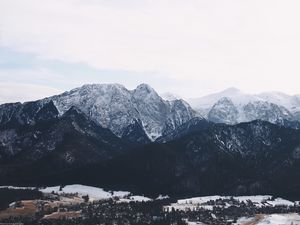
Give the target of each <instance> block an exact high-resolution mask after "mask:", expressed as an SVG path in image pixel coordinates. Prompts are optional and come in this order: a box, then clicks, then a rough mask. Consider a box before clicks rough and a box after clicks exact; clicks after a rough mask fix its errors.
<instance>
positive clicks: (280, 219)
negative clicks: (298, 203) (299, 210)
mask: <svg viewBox="0 0 300 225" xmlns="http://www.w3.org/2000/svg"><path fill="white" fill-rule="evenodd" d="M270 224H272V225H285V224H286V225H290V224H300V215H298V214H295V213H293V214H273V215H267V216H265V217H264V219H262V221H260V222H259V223H257V225H270Z"/></svg>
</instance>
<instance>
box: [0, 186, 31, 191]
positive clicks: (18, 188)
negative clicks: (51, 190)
mask: <svg viewBox="0 0 300 225" xmlns="http://www.w3.org/2000/svg"><path fill="white" fill-rule="evenodd" d="M5 188H8V189H15V190H34V189H35V187H15V186H0V189H5Z"/></svg>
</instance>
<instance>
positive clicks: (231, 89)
mask: <svg viewBox="0 0 300 225" xmlns="http://www.w3.org/2000/svg"><path fill="white" fill-rule="evenodd" d="M241 92H242V91H241V90H240V89H238V88H235V87H229V88H226V89H225V90H223V91H221V93H223V94H240V93H241Z"/></svg>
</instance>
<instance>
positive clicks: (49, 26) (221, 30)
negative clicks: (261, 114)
mask: <svg viewBox="0 0 300 225" xmlns="http://www.w3.org/2000/svg"><path fill="white" fill-rule="evenodd" d="M299 7H300V2H299V1H298V0H253V1H241V0H229V1H223V0H204V1H198V0H190V1H179V0H175V1H167V0H162V1H150V0H142V1H133V0H130V1H128V2H127V1H126V4H124V3H122V1H118V0H114V1H85V0H76V1H73V0H51V1H50V0H45V1H43V2H41V1H39V0H24V1H17V0H1V1H0V21H1V25H0V26H1V33H2V38H1V44H2V46H5V47H9V48H13V49H16V50H18V51H23V52H31V53H34V54H36V55H38V56H39V57H41V58H43V59H53V60H60V61H64V62H67V63H83V64H86V65H89V66H90V67H93V68H95V69H99V70H120V71H122V70H124V71H135V72H137V73H138V72H141V74H147V73H145V71H146V72H147V71H158V73H159V74H164V76H166V77H169V78H170V79H174V80H176V81H178V83H180V82H182V83H188V82H190V81H193V82H194V83H193V84H192V85H191V87H190V88H189V89H188V88H185V89H184V90H181V87H180V85H178V86H174V87H171V89H172V90H171V91H174V90H175V91H176V92H177V93H178V94H180V95H182V96H197V95H198V96H199V95H203V94H206V93H208V92H211V91H216V90H220V89H223V88H226V87H230V86H236V87H238V88H240V89H243V90H245V91H248V92H260V91H264V90H280V91H284V92H287V93H289V94H295V93H298V92H299V91H298V90H299V87H298V83H299V78H298V77H299V74H300V67H299V66H298V59H299V58H300V43H299V40H300V28H299V26H298V21H300V14H299V13H298V9H299ZM83 76H84V75H83ZM141 76H147V75H141ZM126 79H127V76H126V75H124V80H126ZM153 79H158V82H159V78H153ZM112 82H114V78H113V77H112ZM167 85H168V84H167V83H166V84H162V85H161V86H160V87H158V89H163V86H167ZM159 91H160V90H159ZM163 91H165V89H164V90H163Z"/></svg>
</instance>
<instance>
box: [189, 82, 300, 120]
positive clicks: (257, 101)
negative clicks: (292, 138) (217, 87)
mask: <svg viewBox="0 0 300 225" xmlns="http://www.w3.org/2000/svg"><path fill="white" fill-rule="evenodd" d="M224 99H227V101H224ZM188 102H189V103H190V105H191V106H192V107H193V108H194V109H195V110H196V111H197V112H199V113H201V114H202V115H203V116H204V117H205V118H208V119H209V120H211V121H214V122H222V123H229V124H234V123H239V122H247V121H252V120H257V119H261V120H266V121H269V122H272V123H278V122H279V123H282V122H283V121H284V120H299V118H300V116H299V115H300V98H299V96H297V95H294V96H291V95H287V94H284V93H281V92H264V93H261V94H253V95H251V94H247V93H244V92H242V91H240V90H239V89H236V88H228V89H226V90H224V91H221V92H218V93H215V94H211V95H207V96H204V97H201V98H195V99H189V100H188Z"/></svg>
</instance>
